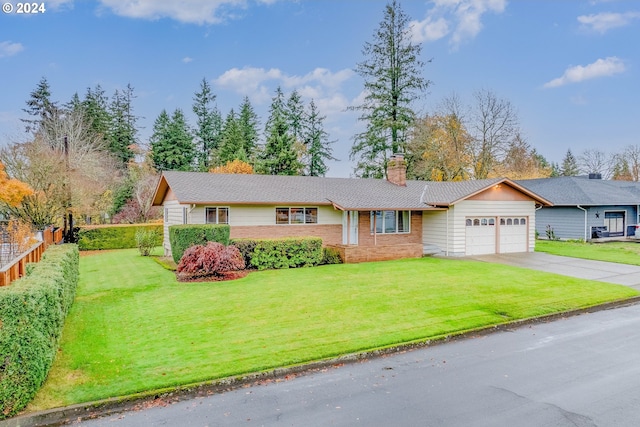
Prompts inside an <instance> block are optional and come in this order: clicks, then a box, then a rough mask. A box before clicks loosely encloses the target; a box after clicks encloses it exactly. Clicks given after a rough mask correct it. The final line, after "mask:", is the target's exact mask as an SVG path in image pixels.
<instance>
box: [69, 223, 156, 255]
mask: <svg viewBox="0 0 640 427" xmlns="http://www.w3.org/2000/svg"><path fill="white" fill-rule="evenodd" d="M138 230H153V231H155V232H156V241H155V244H154V246H160V245H162V224H136V225H112V226H107V227H82V228H80V229H79V230H78V248H79V249H80V250H81V251H88V250H98V249H128V248H136V247H138V244H137V242H136V233H137V232H138Z"/></svg>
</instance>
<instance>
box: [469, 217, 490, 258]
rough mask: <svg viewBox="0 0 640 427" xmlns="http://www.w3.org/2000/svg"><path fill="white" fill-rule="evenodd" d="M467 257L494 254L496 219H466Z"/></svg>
mask: <svg viewBox="0 0 640 427" xmlns="http://www.w3.org/2000/svg"><path fill="white" fill-rule="evenodd" d="M466 240H467V250H466V253H467V255H483V254H495V253H496V218H495V217H493V218H492V217H488V218H487V217H482V218H478V217H476V218H467V219H466Z"/></svg>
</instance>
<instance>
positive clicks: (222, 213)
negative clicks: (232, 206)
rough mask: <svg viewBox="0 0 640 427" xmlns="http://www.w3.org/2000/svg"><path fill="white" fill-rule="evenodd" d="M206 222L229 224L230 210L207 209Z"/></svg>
mask: <svg viewBox="0 0 640 427" xmlns="http://www.w3.org/2000/svg"><path fill="white" fill-rule="evenodd" d="M205 222H206V223H207V224H229V208H206V209H205Z"/></svg>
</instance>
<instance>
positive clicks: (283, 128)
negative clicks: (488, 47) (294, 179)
mask: <svg viewBox="0 0 640 427" xmlns="http://www.w3.org/2000/svg"><path fill="white" fill-rule="evenodd" d="M270 122H271V123H272V124H271V128H270V129H269V130H268V131H267V142H266V144H265V147H264V151H263V153H262V158H261V160H262V161H261V164H260V166H261V172H262V173H265V174H267V175H298V174H299V173H300V170H301V169H302V164H301V163H300V162H299V161H298V155H297V153H296V152H295V151H294V149H293V147H294V143H295V140H294V139H293V135H291V134H290V133H289V127H288V126H287V122H286V121H285V117H284V116H283V115H279V116H275V117H272V120H270Z"/></svg>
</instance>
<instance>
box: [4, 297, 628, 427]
mask: <svg viewBox="0 0 640 427" xmlns="http://www.w3.org/2000/svg"><path fill="white" fill-rule="evenodd" d="M636 304H640V296H636V297H632V298H628V299H624V300H618V301H612V302H608V303H604V304H600V305H596V306H592V307H587V308H582V309H577V310H571V311H566V312H560V313H553V314H548V315H544V316H540V317H534V318H530V319H524V320H516V321H513V322H508V323H502V324H498V325H493V326H487V327H482V328H479V329H474V330H470V331H465V332H461V333H454V334H449V335H444V336H440V337H435V338H431V339H428V340H420V341H415V342H410V343H405V344H400V345H392V346H389V347H385V348H381V349H377V350H372V351H364V352H359V353H352V354H348V355H344V356H339V357H334V358H331V359H325V360H321V361H316V362H310V363H305V364H301V365H295V366H289V367H284V368H276V369H272V370H269V371H265V372H259V373H255V374H248V375H241V376H234V377H228V378H223V379H218V380H213V381H206V382H203V383H198V384H191V385H185V386H179V387H172V388H168V389H162V390H155V391H153V392H145V393H138V394H134V395H130V396H123V397H118V398H110V399H105V400H99V401H95V402H88V403H81V404H77V405H72V406H67V407H63V408H54V409H49V410H46V411H39V412H33V413H28V414H23V415H18V416H15V417H13V418H9V419H6V420H0V427H42V426H61V425H67V424H71V423H75V422H80V421H83V420H90V419H95V418H102V417H107V416H111V415H115V414H119V413H122V412H127V411H137V410H144V409H148V408H152V407H157V406H167V405H170V404H172V403H176V402H180V401H184V400H189V399H193V398H196V397H205V396H210V395H213V394H219V393H224V392H228V391H232V390H236V389H239V388H242V387H250V386H256V385H266V384H269V383H271V382H280V381H287V380H290V379H293V378H295V377H297V376H303V375H310V374H313V373H316V372H320V371H322V370H326V369H330V368H332V369H337V368H340V367H343V366H344V365H347V364H352V363H358V362H361V361H363V360H368V359H371V358H376V357H382V356H387V355H391V354H394V353H400V352H405V351H411V350H415V349H420V348H426V347H432V346H435V345H440V344H445V343H448V342H454V341H458V340H463V339H468V338H476V337H480V336H484V335H489V334H492V333H495V332H504V331H510V330H514V329H519V328H523V327H525V326H530V325H535V324H540V323H547V322H552V321H555V320H559V319H565V318H569V317H574V316H579V315H582V314H588V313H595V312H598V311H603V310H612V309H616V308H621V307H627V306H631V305H636Z"/></svg>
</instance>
